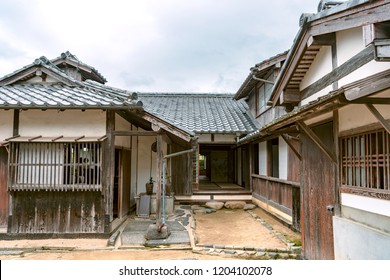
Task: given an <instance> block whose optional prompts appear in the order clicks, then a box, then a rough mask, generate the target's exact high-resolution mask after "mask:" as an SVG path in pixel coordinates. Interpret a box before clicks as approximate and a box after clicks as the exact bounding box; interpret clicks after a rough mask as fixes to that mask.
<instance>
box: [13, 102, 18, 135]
mask: <svg viewBox="0 0 390 280" xmlns="http://www.w3.org/2000/svg"><path fill="white" fill-rule="evenodd" d="M19 112H20V111H19V109H15V110H14V124H13V134H12V135H14V136H15V135H19V116H20V114H19Z"/></svg>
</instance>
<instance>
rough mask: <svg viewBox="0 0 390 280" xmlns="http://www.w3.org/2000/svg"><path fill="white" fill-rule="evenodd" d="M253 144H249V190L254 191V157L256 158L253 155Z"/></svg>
mask: <svg viewBox="0 0 390 280" xmlns="http://www.w3.org/2000/svg"><path fill="white" fill-rule="evenodd" d="M253 151H254V149H253V144H252V143H251V144H249V178H248V179H249V190H250V191H253V184H252V174H253V159H254V158H255V157H254V156H253Z"/></svg>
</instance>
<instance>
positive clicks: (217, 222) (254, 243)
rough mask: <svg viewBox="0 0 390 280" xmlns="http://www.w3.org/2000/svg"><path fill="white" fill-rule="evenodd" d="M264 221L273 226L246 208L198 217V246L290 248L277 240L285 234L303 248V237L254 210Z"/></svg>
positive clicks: (257, 209)
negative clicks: (301, 239) (268, 226)
mask: <svg viewBox="0 0 390 280" xmlns="http://www.w3.org/2000/svg"><path fill="white" fill-rule="evenodd" d="M252 211H253V212H254V213H255V214H256V215H257V216H258V217H259V218H260V219H262V220H263V221H265V222H266V223H268V224H269V225H270V226H272V228H273V230H270V229H268V228H267V227H265V226H264V225H263V224H261V223H260V222H259V221H256V220H255V219H254V218H253V217H252V216H251V215H250V214H249V213H248V212H247V211H244V210H242V209H237V210H231V209H224V208H223V209H221V210H218V211H217V212H215V213H211V214H195V220H196V230H195V236H196V238H197V241H198V244H223V245H230V246H238V247H254V248H258V247H262V248H267V249H275V248H276V249H286V248H287V245H286V243H284V242H282V241H281V240H280V239H279V238H277V236H276V233H281V234H283V235H284V236H285V237H286V239H287V240H288V241H290V242H291V243H295V244H298V245H300V234H299V233H297V232H294V231H292V230H290V229H289V228H288V227H286V226H285V225H283V224H282V223H281V222H279V221H278V220H276V219H275V218H273V217H272V216H270V215H269V214H267V213H266V212H264V211H263V210H261V209H260V208H255V209H254V210H252Z"/></svg>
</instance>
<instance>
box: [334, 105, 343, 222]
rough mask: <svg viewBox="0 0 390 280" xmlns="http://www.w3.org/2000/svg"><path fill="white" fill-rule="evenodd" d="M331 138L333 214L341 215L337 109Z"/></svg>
mask: <svg viewBox="0 0 390 280" xmlns="http://www.w3.org/2000/svg"><path fill="white" fill-rule="evenodd" d="M333 138H334V151H335V155H336V159H337V161H336V164H335V175H336V176H335V191H334V192H335V199H334V203H335V205H334V213H333V214H334V215H336V216H340V215H341V205H340V179H341V178H340V147H339V111H338V110H334V111H333Z"/></svg>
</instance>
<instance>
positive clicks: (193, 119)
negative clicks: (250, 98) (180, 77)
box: [138, 93, 256, 134]
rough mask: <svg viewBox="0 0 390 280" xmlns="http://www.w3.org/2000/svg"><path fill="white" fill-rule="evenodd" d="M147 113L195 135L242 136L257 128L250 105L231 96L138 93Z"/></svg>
mask: <svg viewBox="0 0 390 280" xmlns="http://www.w3.org/2000/svg"><path fill="white" fill-rule="evenodd" d="M138 96H139V99H140V100H141V101H142V103H143V104H144V110H145V111H146V112H148V113H150V114H153V115H155V116H157V117H159V118H161V119H163V120H165V121H167V122H169V123H171V124H173V125H175V126H177V127H179V128H184V129H185V130H187V131H190V132H195V133H239V134H245V133H249V132H251V131H253V130H254V129H256V126H255V124H254V122H253V120H252V118H251V116H250V112H249V110H248V106H247V104H246V103H245V102H244V101H242V100H234V99H233V95H232V94H180V93H138Z"/></svg>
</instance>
